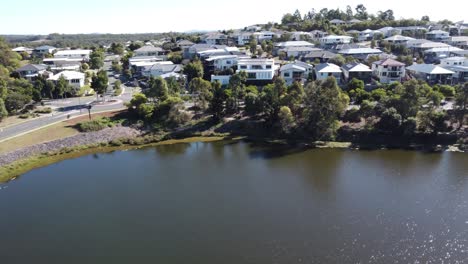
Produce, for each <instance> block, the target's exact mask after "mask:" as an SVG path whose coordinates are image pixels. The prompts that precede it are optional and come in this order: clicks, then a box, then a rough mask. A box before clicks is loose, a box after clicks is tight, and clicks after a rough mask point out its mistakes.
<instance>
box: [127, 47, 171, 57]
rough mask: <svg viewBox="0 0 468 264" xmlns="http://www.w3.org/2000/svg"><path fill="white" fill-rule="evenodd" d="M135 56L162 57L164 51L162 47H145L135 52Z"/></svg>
mask: <svg viewBox="0 0 468 264" xmlns="http://www.w3.org/2000/svg"><path fill="white" fill-rule="evenodd" d="M133 53H134V54H135V56H160V55H163V54H164V50H163V49H162V48H160V47H154V46H149V45H147V46H143V47H141V48H139V49H136V50H134V51H133Z"/></svg>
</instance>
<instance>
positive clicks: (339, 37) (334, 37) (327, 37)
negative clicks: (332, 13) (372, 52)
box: [322, 35, 353, 39]
mask: <svg viewBox="0 0 468 264" xmlns="http://www.w3.org/2000/svg"><path fill="white" fill-rule="evenodd" d="M342 38H345V39H352V38H353V37H350V36H337V35H330V36H326V37H323V38H322V39H342Z"/></svg>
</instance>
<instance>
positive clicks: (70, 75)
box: [48, 71, 85, 89]
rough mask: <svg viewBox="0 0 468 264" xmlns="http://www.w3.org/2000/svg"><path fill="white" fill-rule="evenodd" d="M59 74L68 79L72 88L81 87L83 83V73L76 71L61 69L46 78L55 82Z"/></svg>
mask: <svg viewBox="0 0 468 264" xmlns="http://www.w3.org/2000/svg"><path fill="white" fill-rule="evenodd" d="M60 76H63V77H64V78H65V80H67V81H68V84H70V85H71V86H72V87H74V88H77V89H79V88H81V87H83V86H84V85H85V74H84V73H82V72H77V71H63V72H59V73H57V74H55V75H53V76H51V77H50V78H49V79H48V80H51V81H53V82H55V83H57V81H58V80H59V78H60Z"/></svg>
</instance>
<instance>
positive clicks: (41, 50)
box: [33, 45, 57, 56]
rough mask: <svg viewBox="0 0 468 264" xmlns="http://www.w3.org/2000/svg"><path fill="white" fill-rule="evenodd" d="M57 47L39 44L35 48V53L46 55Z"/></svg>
mask: <svg viewBox="0 0 468 264" xmlns="http://www.w3.org/2000/svg"><path fill="white" fill-rule="evenodd" d="M56 49H57V48H55V47H52V46H49V45H44V46H39V47H37V48H35V49H34V50H33V54H34V55H36V56H44V55H46V54H52V53H53V52H54V51H55V50H56Z"/></svg>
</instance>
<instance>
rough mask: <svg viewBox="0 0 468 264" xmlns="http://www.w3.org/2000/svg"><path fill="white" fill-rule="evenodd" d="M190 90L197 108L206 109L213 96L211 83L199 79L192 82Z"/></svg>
mask: <svg viewBox="0 0 468 264" xmlns="http://www.w3.org/2000/svg"><path fill="white" fill-rule="evenodd" d="M189 88H190V92H191V93H192V94H193V95H194V103H195V106H196V107H199V108H201V109H206V108H207V105H208V102H209V101H210V100H211V98H212V96H213V94H212V93H211V83H210V82H209V81H206V80H203V79H202V78H199V77H197V78H194V79H192V81H190V84H189Z"/></svg>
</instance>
